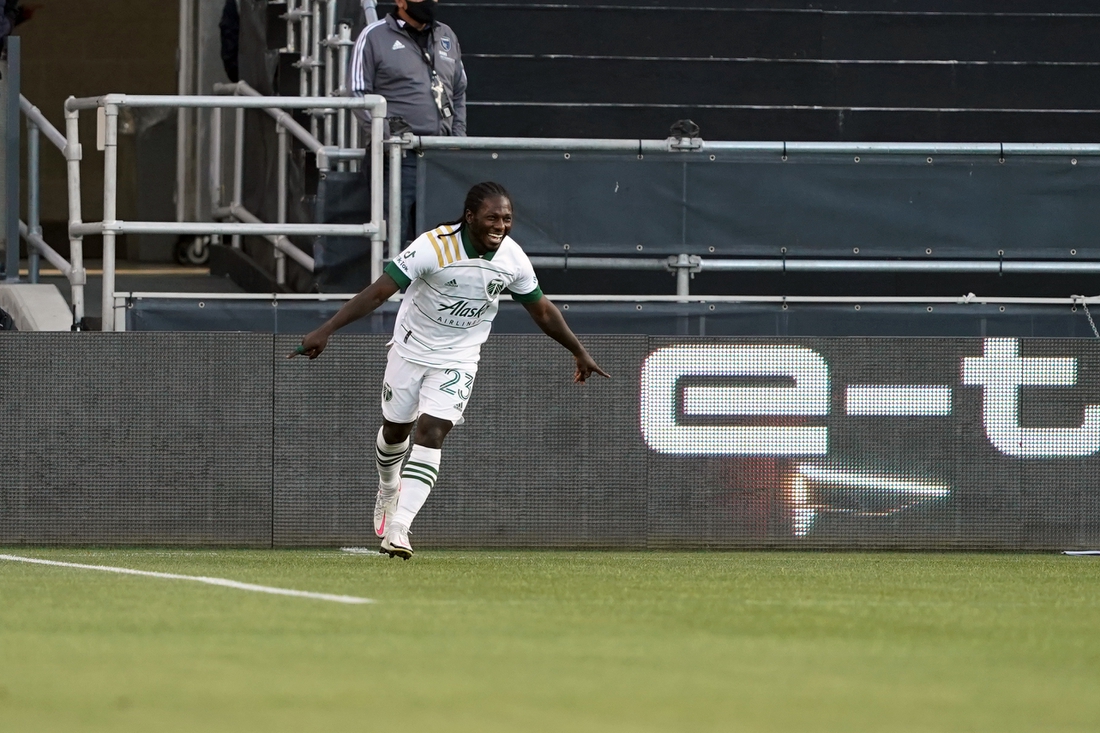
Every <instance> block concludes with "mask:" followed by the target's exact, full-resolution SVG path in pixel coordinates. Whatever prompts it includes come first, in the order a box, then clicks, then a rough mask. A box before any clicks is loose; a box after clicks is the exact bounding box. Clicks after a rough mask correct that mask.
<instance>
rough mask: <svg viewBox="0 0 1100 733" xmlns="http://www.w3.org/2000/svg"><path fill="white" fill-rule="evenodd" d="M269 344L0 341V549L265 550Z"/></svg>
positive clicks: (210, 338) (231, 340)
mask: <svg viewBox="0 0 1100 733" xmlns="http://www.w3.org/2000/svg"><path fill="white" fill-rule="evenodd" d="M270 353H271V350H270V337H269V336H249V335H241V334H232V335H231V334H172V335H168V336H165V335H163V334H98V333H96V334H45V333H43V334H38V333H35V334H19V335H18V336H16V337H15V338H3V339H0V383H2V384H4V385H6V386H7V387H8V388H9V389H10V390H12V394H13V397H12V398H11V399H8V400H5V403H4V406H3V408H0V414H2V418H0V445H2V446H3V450H2V451H0V475H2V476H4V482H3V489H2V490H0V495H3V497H4V499H3V500H2V503H0V507H4V508H5V509H6V508H10V507H12V506H13V504H14V505H15V506H17V507H18V513H17V514H16V516H17V517H18V519H17V521H15V522H12V521H11V519H10V516H9V515H8V512H7V511H6V510H5V511H4V512H3V516H2V518H0V541H3V542H6V543H20V542H28V543H57V544H70V543H96V544H158V545H174V544H193V545H199V544H202V545H219V544H230V545H255V546H267V545H269V544H270V533H271V398H270V394H271V359H270Z"/></svg>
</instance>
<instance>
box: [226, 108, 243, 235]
mask: <svg viewBox="0 0 1100 733" xmlns="http://www.w3.org/2000/svg"><path fill="white" fill-rule="evenodd" d="M243 192H244V110H243V109H236V110H234V119H233V198H232V199H231V200H230V202H229V205H230V206H240V205H241V197H242V196H243V195H244V194H243ZM230 242H231V244H232V246H233V249H240V248H241V235H240V234H234V235H233V238H232V239H231V240H230Z"/></svg>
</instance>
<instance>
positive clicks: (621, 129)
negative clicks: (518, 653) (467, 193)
mask: <svg viewBox="0 0 1100 733" xmlns="http://www.w3.org/2000/svg"><path fill="white" fill-rule="evenodd" d="M762 6H763V7H762ZM442 13H443V19H444V20H445V21H446V22H448V23H449V24H451V25H452V26H453V27H454V28H455V31H456V32H457V34H458V36H459V38H460V39H461V41H462V46H463V53H464V55H465V59H466V65H467V69H468V72H469V77H470V91H469V99H470V113H469V114H470V130H471V132H472V133H474V134H482V135H509V136H510V135H518V136H549V137H557V136H562V137H569V136H583V137H592V136H598V137H641V138H660V137H664V136H665V135H666V134H667V132H668V127H669V125H670V124H671V123H672V122H674V121H675V120H677V119H682V118H691V119H693V120H695V121H696V122H698V123H699V124H700V126H701V127H702V134H703V137H704V138H706V139H710V140H791V141H795V140H840V141H897V142H910V141H911V142H943V141H954V142H976V141H998V142H1094V141H1096V140H1098V139H1100V103H1098V102H1097V101H1095V100H1094V98H1093V96H1092V95H1091V94H1090V93H1089V92H1090V90H1093V89H1096V88H1097V81H1100V45H1098V44H1097V43H1096V42H1095V39H1096V38H1097V37H1100V7H1097V5H1096V4H1095V3H1089V2H1083V1H1081V0H1062V1H1060V2H1040V1H1039V0H1028V1H1025V0H1018V1H1017V2H987V1H978V0H970V1H965V0H962V1H959V2H947V1H946V0H944V1H942V2H915V0H910V1H908V2H902V1H900V0H896V1H894V2H869V1H865V2H855V1H853V2H794V1H790V2H783V1H779V2H776V1H774V0H772V1H770V2H751V0H739V1H734V2H721V3H719V2H716V0H650V1H649V2H644V1H643V2H638V1H635V2H625V1H623V0H618V1H614V0H612V1H604V0H601V1H600V2H599V3H585V2H580V0H564V1H563V2H556V3H554V4H552V5H551V4H548V3H536V2H514V1H513V2H494V1H493V0H484V1H480V2H464V3H450V4H447V5H446V6H445V7H444V9H443V10H442Z"/></svg>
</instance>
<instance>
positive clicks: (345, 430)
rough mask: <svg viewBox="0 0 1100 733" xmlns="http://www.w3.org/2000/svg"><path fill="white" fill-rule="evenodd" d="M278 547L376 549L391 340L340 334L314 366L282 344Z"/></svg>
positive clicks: (285, 340) (278, 355) (288, 339)
mask: <svg viewBox="0 0 1100 733" xmlns="http://www.w3.org/2000/svg"><path fill="white" fill-rule="evenodd" d="M274 341H275V356H274V361H275V391H274V404H275V434H274V445H275V449H274V452H275V459H274V460H275V473H274V495H275V518H274V523H273V542H274V544H275V546H277V547H292V546H301V545H334V544H335V545H339V544H343V545H363V544H374V543H375V542H376V541H377V540H376V539H375V537H374V529H373V525H372V519H371V517H372V513H373V511H374V495H375V492H376V491H377V490H378V474H377V473H376V472H375V468H374V439H375V435H376V434H377V432H378V427H379V426H380V425H381V411H380V409H379V406H378V405H379V394H380V393H381V390H382V375H383V373H384V371H385V367H386V342H387V341H389V337H388V336H361V335H355V334H350V335H349V334H338V335H336V336H335V337H333V338H332V340H331V341H329V345H328V348H327V349H326V350H325V353H324V354H323V355H322V356H321V357H320V358H319V359H315V360H313V361H309V360H308V359H305V358H302V357H296V358H294V359H287V358H285V357H286V354H288V353H290V352H291V351H292V350H293V349H294V347H295V345H296V344H297V343H298V341H299V339H298V338H295V337H293V336H276V337H275V339H274Z"/></svg>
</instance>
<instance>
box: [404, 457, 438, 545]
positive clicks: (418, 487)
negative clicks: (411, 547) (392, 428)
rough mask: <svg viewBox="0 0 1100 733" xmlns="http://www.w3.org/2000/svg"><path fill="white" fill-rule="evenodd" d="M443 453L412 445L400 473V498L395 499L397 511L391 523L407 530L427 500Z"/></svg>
mask: <svg viewBox="0 0 1100 733" xmlns="http://www.w3.org/2000/svg"><path fill="white" fill-rule="evenodd" d="M442 455H443V451H441V450H440V449H439V448H427V447H425V446H422V445H413V448H412V453H410V454H409V461H408V463H406V464H405V470H403V471H402V472H401V496H400V497H398V499H397V511H396V512H394V515H393V523H394V524H400V525H401V526H403V527H405V528H406V529H408V527H409V525H410V524H412V521H413V519H415V518H416V513H417V512H419V511H420V507H422V506H424V502H425V501H426V500H427V498H428V493H429V492H431V490H432V487H433V486H435V478H436V476H438V475H439V460H440V457H441V456H442Z"/></svg>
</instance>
